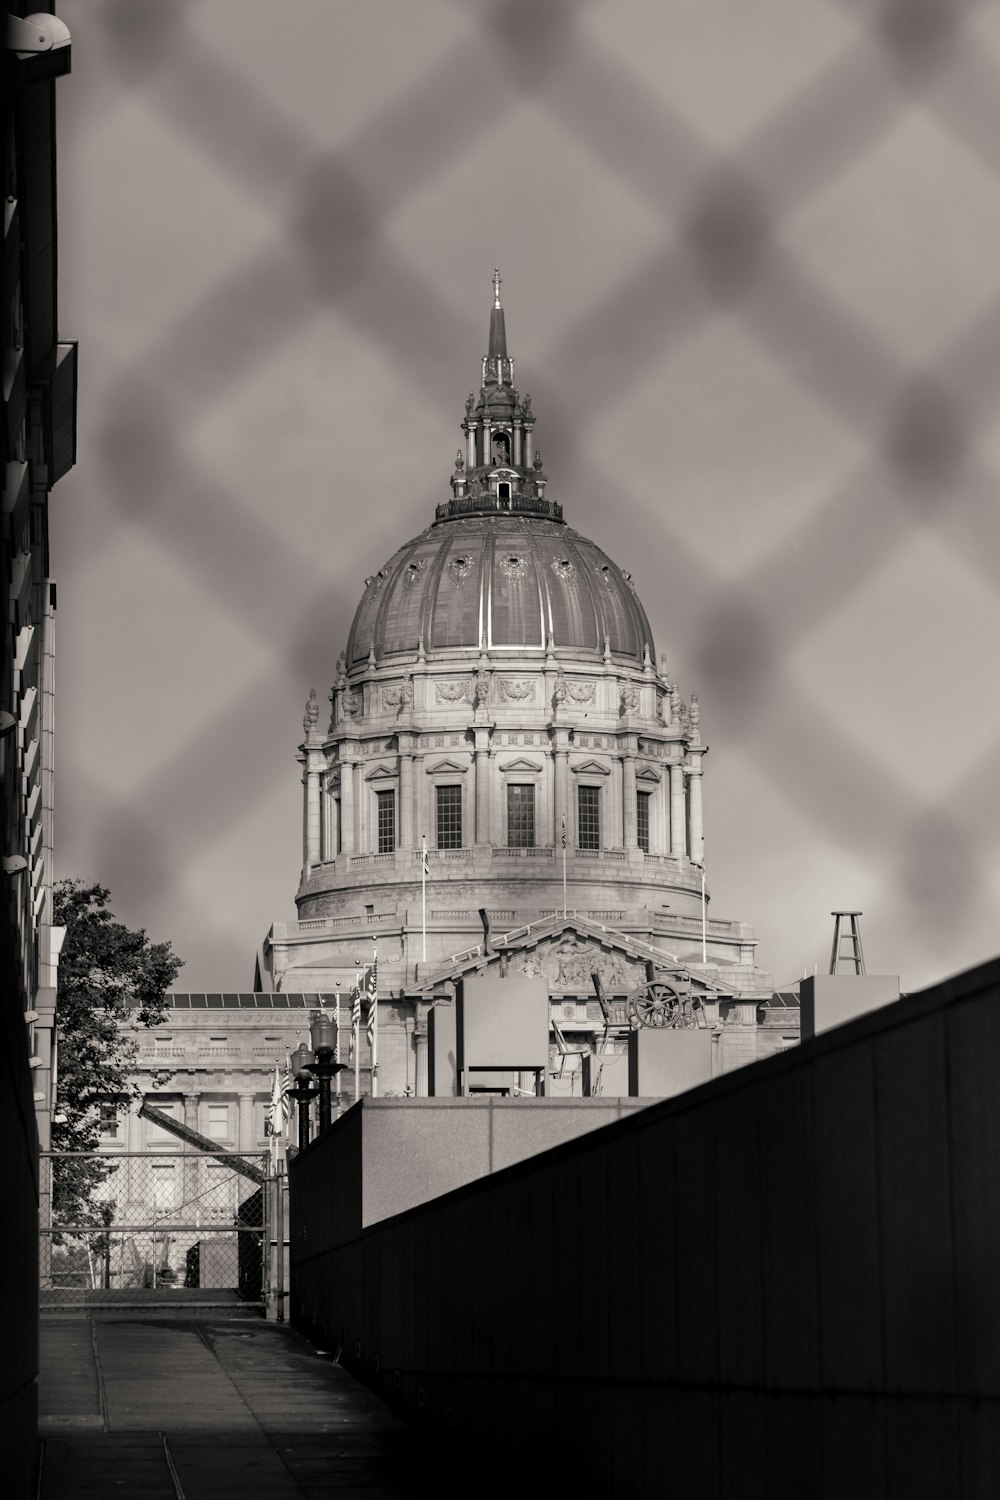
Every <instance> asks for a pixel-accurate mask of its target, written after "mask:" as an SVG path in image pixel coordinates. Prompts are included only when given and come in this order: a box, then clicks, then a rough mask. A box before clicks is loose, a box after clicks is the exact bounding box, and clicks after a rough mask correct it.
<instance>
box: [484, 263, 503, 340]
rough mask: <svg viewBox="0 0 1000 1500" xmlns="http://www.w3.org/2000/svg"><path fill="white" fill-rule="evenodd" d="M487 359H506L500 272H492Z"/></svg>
mask: <svg viewBox="0 0 1000 1500" xmlns="http://www.w3.org/2000/svg"><path fill="white" fill-rule="evenodd" d="M489 351H490V352H489V355H488V356H487V357H488V358H489V359H497V360H501V359H506V358H507V330H506V329H505V327H504V321H503V308H502V307H501V306H500V272H499V271H494V272H493V308H492V311H491V312H490V343H489Z"/></svg>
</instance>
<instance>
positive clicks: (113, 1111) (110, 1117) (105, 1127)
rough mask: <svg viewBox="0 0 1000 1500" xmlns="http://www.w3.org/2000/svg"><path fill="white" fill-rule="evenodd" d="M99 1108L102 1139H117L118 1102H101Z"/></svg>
mask: <svg viewBox="0 0 1000 1500" xmlns="http://www.w3.org/2000/svg"><path fill="white" fill-rule="evenodd" d="M99 1110H100V1118H99V1124H100V1131H101V1137H102V1139H104V1140H106V1141H116V1140H117V1139H118V1106H117V1104H101V1105H99Z"/></svg>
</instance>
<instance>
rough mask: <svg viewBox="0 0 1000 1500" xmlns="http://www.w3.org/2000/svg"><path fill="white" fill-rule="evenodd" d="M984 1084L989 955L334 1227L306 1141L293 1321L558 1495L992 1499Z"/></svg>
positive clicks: (996, 971)
mask: <svg viewBox="0 0 1000 1500" xmlns="http://www.w3.org/2000/svg"><path fill="white" fill-rule="evenodd" d="M998 1078H1000V961H995V962H993V963H991V964H988V965H985V966H983V967H982V968H980V969H977V970H973V971H971V972H970V973H968V974H964V975H960V976H958V977H957V978H955V979H953V980H950V981H948V982H947V983H945V984H943V985H940V986H937V987H935V988H934V989H933V990H929V991H926V992H925V993H923V994H921V995H918V996H912V997H909V998H906V999H902V1000H900V1001H898V1002H896V1003H895V1004H892V1005H888V1006H885V1007H883V1008H882V1009H880V1010H878V1011H876V1012H874V1013H872V1014H870V1015H867V1016H862V1017H860V1018H859V1019H857V1020H855V1021H852V1022H850V1023H849V1024H847V1025H845V1026H842V1027H839V1028H837V1029H836V1030H834V1031H831V1032H828V1033H826V1034H825V1035H823V1036H820V1037H817V1038H815V1039H814V1040H812V1041H810V1042H807V1043H805V1044H804V1045H803V1046H801V1047H799V1048H795V1049H792V1050H790V1051H788V1052H786V1053H783V1054H782V1055H780V1056H777V1057H774V1058H771V1059H768V1060H767V1061H764V1062H761V1063H758V1064H756V1065H754V1066H752V1067H750V1068H747V1069H744V1070H741V1071H740V1072H737V1073H733V1074H729V1075H727V1076H725V1077H723V1078H720V1079H717V1080H715V1081H714V1082H713V1083H710V1084H708V1085H706V1086H704V1087H702V1088H699V1089H695V1090H693V1091H692V1092H691V1093H689V1094H687V1095H683V1096H681V1097H679V1098H675V1099H670V1100H666V1101H664V1102H662V1103H657V1104H654V1105H651V1106H650V1107H648V1108H646V1109H644V1110H641V1111H639V1112H637V1113H635V1114H633V1115H631V1116H629V1117H627V1118H625V1119H623V1120H622V1121H621V1122H620V1123H618V1124H615V1125H612V1126H609V1127H607V1128H605V1129H602V1130H599V1131H597V1132H594V1133H592V1134H589V1135H587V1136H586V1137H583V1138H580V1139H577V1140H575V1141H573V1142H570V1143H569V1144H566V1145H563V1146H560V1147H557V1148H556V1149H555V1150H553V1151H550V1152H547V1153H545V1154H543V1155H541V1156H536V1157H533V1158H531V1159H530V1160H527V1161H524V1162H522V1163H520V1164H518V1165H517V1166H514V1167H511V1168H509V1169H507V1170H506V1171H502V1172H498V1173H495V1174H494V1175H493V1176H491V1177H489V1178H486V1179H485V1180H483V1181H480V1182H476V1183H473V1184H470V1185H468V1186H466V1187H464V1188H461V1189H459V1190H458V1191H455V1192H452V1193H450V1194H449V1195H448V1196H446V1197H444V1198H442V1199H438V1200H436V1201H434V1202H430V1203H426V1204H424V1205H423V1206H421V1207H419V1208H416V1209H413V1210H411V1211H409V1212H407V1213H405V1214H401V1215H399V1216H398V1217H395V1218H392V1219H389V1220H385V1221H382V1222H380V1223H378V1224H375V1225H373V1226H372V1227H370V1228H368V1229H361V1230H360V1231H359V1232H358V1233H357V1234H356V1236H355V1237H354V1238H353V1239H351V1240H349V1241H348V1242H346V1243H341V1244H339V1245H335V1246H333V1245H323V1243H322V1239H321V1237H320V1238H319V1239H317V1238H314V1235H313V1224H314V1223H316V1222H317V1221H318V1220H320V1219H321V1217H322V1215H323V1213H324V1212H325V1209H324V1206H323V1194H322V1193H321V1192H318V1191H317V1188H318V1186H319V1182H318V1174H317V1173H316V1172H315V1170H314V1169H313V1167H312V1164H311V1163H310V1162H309V1158H308V1156H307V1157H305V1158H303V1160H302V1161H301V1162H299V1163H296V1164H295V1166H293V1168H292V1180H291V1191H292V1203H293V1219H294V1225H295V1230H294V1232H293V1240H292V1261H293V1270H292V1274H293V1283H292V1307H293V1314H294V1316H295V1317H296V1319H297V1321H298V1322H299V1324H300V1326H301V1327H303V1328H304V1329H305V1330H307V1331H311V1332H313V1333H314V1334H315V1335H316V1336H317V1337H319V1338H321V1339H322V1340H323V1342H324V1346H325V1347H330V1346H331V1345H333V1346H335V1347H336V1346H338V1345H339V1346H341V1347H342V1348H343V1351H344V1357H345V1359H347V1360H348V1361H349V1362H350V1363H352V1364H353V1365H354V1366H355V1368H356V1369H358V1370H359V1371H360V1372H361V1373H363V1374H364V1375H365V1376H366V1377H367V1378H368V1379H369V1380H371V1381H372V1382H373V1383H374V1384H375V1385H376V1386H377V1387H378V1388H380V1389H381V1390H382V1391H383V1393H384V1394H385V1395H386V1396H387V1397H388V1398H389V1399H391V1400H393V1401H395V1402H396V1403H398V1404H399V1405H400V1406H401V1407H402V1408H403V1409H404V1410H406V1411H407V1412H409V1413H411V1414H413V1415H415V1416H418V1417H420V1418H422V1419H423V1420H425V1421H429V1422H432V1423H436V1424H439V1425H441V1426H443V1427H450V1428H451V1429H452V1430H453V1432H454V1433H455V1435H456V1441H457V1440H458V1438H459V1437H462V1438H466V1437H467V1438H468V1439H469V1440H471V1441H473V1442H474V1443H476V1444H477V1445H479V1447H480V1451H483V1452H491V1453H493V1454H501V1453H503V1454H505V1455H507V1454H510V1453H511V1451H512V1450H514V1451H515V1452H516V1450H517V1449H518V1448H522V1449H523V1450H524V1452H525V1456H526V1458H527V1459H528V1460H529V1461H530V1462H538V1463H539V1464H544V1465H545V1466H546V1470H545V1471H546V1472H547V1473H548V1475H549V1476H550V1478H551V1481H552V1483H555V1482H556V1480H557V1479H558V1480H559V1482H560V1483H561V1484H562V1485H563V1486H564V1487H565V1489H566V1490H567V1491H570V1490H571V1491H572V1492H573V1493H575V1494H576V1493H582V1494H595V1495H624V1496H636V1495H647V1494H648V1495H652V1494H660V1493H667V1492H668V1491H669V1490H676V1492H677V1493H678V1494H691V1495H697V1496H699V1497H700V1500H707V1497H714V1496H723V1495H724V1496H726V1497H731V1496H744V1495H761V1496H767V1497H768V1500H783V1497H785V1496H788V1497H792V1496H794V1497H796V1500H801V1497H802V1496H803V1495H808V1496H810V1497H812V1496H830V1497H833V1496H838V1497H839V1496H843V1495H852V1496H858V1497H860V1496H869V1495H871V1496H875V1495H878V1496H886V1495H899V1496H904V1495H905V1496H906V1497H907V1500H922V1497H927V1500H930V1497H934V1500H939V1497H942V1496H949V1497H951V1496H976V1497H979V1496H982V1497H986V1496H988V1495H993V1494H996V1493H998V1492H1000V1276H998V1274H997V1267H998V1247H1000V1087H998V1084H997V1080H998ZM349 1118H350V1117H349ZM319 1144H320V1146H322V1144H323V1143H319ZM318 1160H319V1155H318V1152H317V1154H316V1155H315V1156H314V1157H313V1162H317V1161H318ZM303 1169H305V1170H303ZM532 1450H533V1451H532ZM511 1472H512V1473H513V1474H515V1475H520V1476H521V1477H522V1478H526V1476H528V1475H529V1474H532V1473H535V1472H536V1471H535V1470H533V1469H525V1468H523V1467H521V1466H520V1465H519V1464H517V1463H515V1465H514V1468H513V1470H512V1471H511ZM549 1487H551V1486H549ZM527 1488H529V1489H530V1488H532V1486H531V1484H530V1483H528V1484H527Z"/></svg>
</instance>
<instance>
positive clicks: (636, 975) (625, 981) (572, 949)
mask: <svg viewBox="0 0 1000 1500" xmlns="http://www.w3.org/2000/svg"><path fill="white" fill-rule="evenodd" d="M510 967H511V970H512V971H513V972H514V973H515V974H524V975H525V976H526V977H527V978H531V979H539V978H544V979H547V980H548V982H549V985H550V987H551V988H552V989H555V990H572V991H573V992H574V993H576V994H587V993H591V992H592V991H593V981H592V980H591V977H590V976H591V975H592V974H593V973H595V972H596V973H598V974H599V975H600V977H601V988H602V989H603V991H604V993H605V994H606V995H622V994H628V993H629V991H631V990H633V989H635V988H636V986H637V985H640V984H642V982H643V980H644V979H645V977H646V970H645V965H644V964H643V963H642V962H641V961H640V960H639V959H632V958H629V957H628V956H627V954H624V953H620V952H617V953H616V952H615V951H614V950H610V951H609V950H608V949H607V948H602V947H601V945H600V944H599V943H595V942H592V941H591V940H590V939H588V938H579V937H576V936H574V935H573V934H572V933H564V934H563V935H562V936H561V937H559V938H556V939H553V940H552V941H550V942H547V943H545V942H543V943H539V944H538V946H537V947H536V948H529V949H528V950H527V951H526V952H524V953H520V954H518V955H517V956H516V957H514V956H512V958H511V964H510Z"/></svg>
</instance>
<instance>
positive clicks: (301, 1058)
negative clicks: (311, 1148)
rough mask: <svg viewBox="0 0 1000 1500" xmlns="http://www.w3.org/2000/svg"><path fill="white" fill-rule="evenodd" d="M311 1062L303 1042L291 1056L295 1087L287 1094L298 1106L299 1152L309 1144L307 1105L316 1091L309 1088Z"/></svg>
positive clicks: (313, 1097)
mask: <svg viewBox="0 0 1000 1500" xmlns="http://www.w3.org/2000/svg"><path fill="white" fill-rule="evenodd" d="M313 1061H314V1059H313V1055H312V1052H311V1051H310V1049H309V1047H308V1046H307V1044H306V1043H305V1042H302V1043H300V1045H299V1046H298V1047H296V1049H295V1051H294V1052H293V1053H292V1056H291V1068H292V1074H293V1076H294V1078H295V1087H294V1088H293V1089H289V1090H288V1092H289V1093H290V1094H291V1096H292V1098H293V1099H294V1100H296V1102H297V1103H298V1106H299V1150H300V1151H304V1150H305V1148H306V1147H307V1146H308V1144H309V1105H310V1103H311V1102H312V1100H313V1099H315V1097H316V1090H315V1089H312V1088H310V1087H309V1083H310V1078H309V1069H310V1066H311V1065H312V1063H313Z"/></svg>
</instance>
